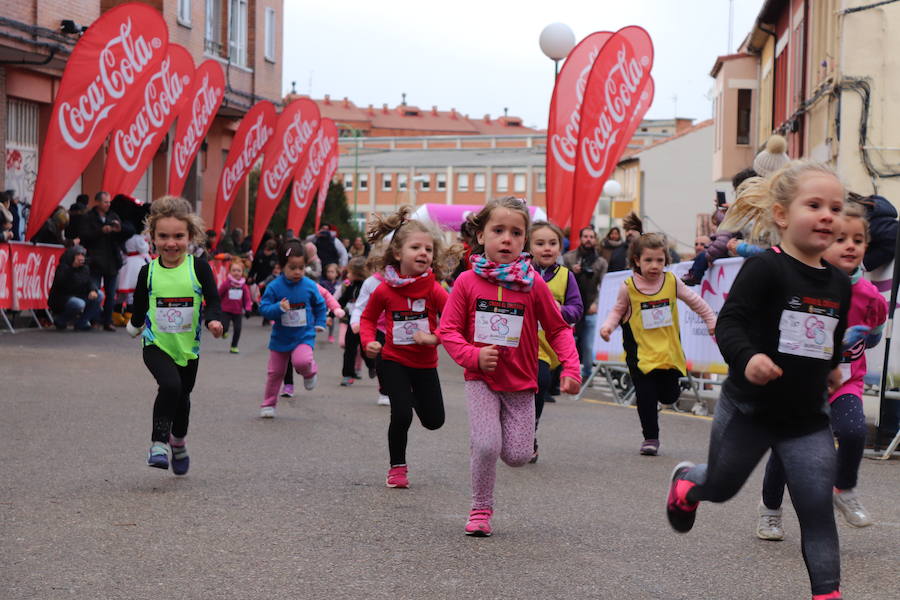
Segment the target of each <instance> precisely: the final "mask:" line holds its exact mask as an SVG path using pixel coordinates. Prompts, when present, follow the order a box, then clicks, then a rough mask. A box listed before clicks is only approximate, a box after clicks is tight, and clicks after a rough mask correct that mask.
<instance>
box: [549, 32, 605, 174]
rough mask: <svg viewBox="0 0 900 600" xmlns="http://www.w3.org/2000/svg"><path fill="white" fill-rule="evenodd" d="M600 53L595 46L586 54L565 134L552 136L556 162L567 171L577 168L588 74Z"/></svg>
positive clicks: (551, 145)
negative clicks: (576, 160) (582, 106)
mask: <svg viewBox="0 0 900 600" xmlns="http://www.w3.org/2000/svg"><path fill="white" fill-rule="evenodd" d="M599 54H600V48H598V47H595V48H594V49H593V50H591V52H590V53H588V55H587V56H586V58H585V59H586V62H585V65H584V66H583V67H582V69H581V71H579V72H578V79H577V80H576V81H575V97H576V99H577V102H576V103H575V104H573V105H572V110H571V112H570V113H569V117H568V119H567V120H566V126H565V127H564V128H563V135H560V134H558V133H555V134H553V136H552V137H551V138H550V151H551V154H552V155H553V158H554V159H555V160H556V163H557V164H558V165H559V166H560V167H562V168H563V169H565V170H566V171H574V170H575V155H576V153H577V150H578V132H579V131H580V130H581V105H582V104H583V103H584V90H585V89H586V88H587V82H588V76H589V75H590V73H591V67H593V65H594V61H595V60H597V56H598V55H599Z"/></svg>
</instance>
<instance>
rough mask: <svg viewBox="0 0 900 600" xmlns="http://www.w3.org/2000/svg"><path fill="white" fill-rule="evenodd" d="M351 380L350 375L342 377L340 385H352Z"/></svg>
mask: <svg viewBox="0 0 900 600" xmlns="http://www.w3.org/2000/svg"><path fill="white" fill-rule="evenodd" d="M353 381H354V380H353V378H352V377H343V378H342V379H341V386H343V387H350V386H351V385H353Z"/></svg>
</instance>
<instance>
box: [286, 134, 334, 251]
mask: <svg viewBox="0 0 900 600" xmlns="http://www.w3.org/2000/svg"><path fill="white" fill-rule="evenodd" d="M337 137H338V133H337V127H335V125H334V121H332V120H331V119H322V123H321V125H319V129H318V131H316V136H315V138H313V141H312V143H311V144H310V145H309V151H308V152H307V153H306V154H305V155H304V156H303V158H302V159H301V160H300V164H299V165H298V166H297V169H296V170H295V171H294V180H293V185H292V186H291V204H290V207H289V208H288V218H287V227H288V229H293V230H294V232H295V233H296V234H298V235H299V233H300V228H301V227H303V221H304V220H305V219H306V214H307V213H308V212H309V208H310V206H312V199H313V195H314V194H315V193H316V190H317V189H319V185H320V183H321V181H322V173H323V167H324V166H325V163H326V161H327V160H328V158H329V157H330V156H331V155H332V154H333V153H336V152H337V147H338V140H337ZM318 230H319V226H318V223H317V224H316V231H318Z"/></svg>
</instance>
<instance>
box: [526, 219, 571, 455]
mask: <svg viewBox="0 0 900 600" xmlns="http://www.w3.org/2000/svg"><path fill="white" fill-rule="evenodd" d="M563 237H564V236H563V232H562V230H561V229H560V228H559V227H557V226H556V225H553V224H552V223H547V222H546V221H537V222H536V223H534V224H533V225H532V226H531V231H529V233H528V239H529V249H530V250H531V256H532V259H531V264H532V265H533V266H534V268H535V270H536V271H537V272H538V274H540V276H541V277H543V278H544V281H545V282H546V283H547V287H549V288H550V292H551V293H552V294H553V299H554V300H556V304H557V306H559V310H560V312H561V313H562V318H563V320H564V321H565V322H566V323H568V324H570V325H571V324H572V323H575V322H577V321H578V320H579V319H580V318H581V314H582V313H583V312H584V306H583V305H582V303H581V292H579V291H578V282H577V281H575V275H573V274H572V272H571V271H569V269H567V268H566V267H564V266H562V265H560V264H558V263H557V259H558V258H559V253H560V252H561V250H562V241H563ZM559 364H560V363H559V359H558V358H557V356H556V353H555V352H554V351H553V348H551V347H550V343H549V342H548V341H547V336H546V335H544V332H543V330H539V331H538V380H537V384H538V391H537V393H536V394H535V395H534V412H535V419H534V431H535V438H534V455H533V456H532V457H531V461H529V462H532V463H536V462H537V459H538V443H537V428H538V422H539V421H540V418H541V413H542V412H543V410H544V403H545V402H553V400H552V398H551V396H550V380H551V373H552V371H553V369H555V368H556V367H558V366H559Z"/></svg>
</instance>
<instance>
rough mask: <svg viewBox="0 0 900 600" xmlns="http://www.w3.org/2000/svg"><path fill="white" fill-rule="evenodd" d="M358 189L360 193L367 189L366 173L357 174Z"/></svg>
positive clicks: (367, 176)
mask: <svg viewBox="0 0 900 600" xmlns="http://www.w3.org/2000/svg"><path fill="white" fill-rule="evenodd" d="M359 189H360V191H362V192H364V191H366V190H368V189H369V175H368V174H367V173H360V174H359Z"/></svg>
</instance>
